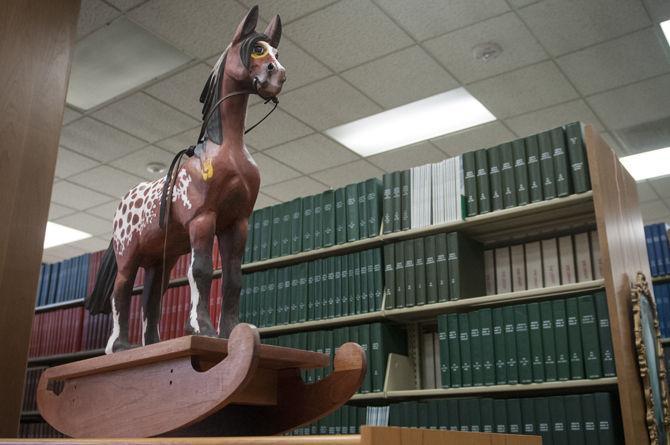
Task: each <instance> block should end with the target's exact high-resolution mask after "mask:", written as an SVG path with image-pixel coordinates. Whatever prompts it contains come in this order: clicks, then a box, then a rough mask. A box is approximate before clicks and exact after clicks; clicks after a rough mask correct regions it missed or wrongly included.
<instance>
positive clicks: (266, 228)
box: [260, 207, 272, 260]
mask: <svg viewBox="0 0 670 445" xmlns="http://www.w3.org/2000/svg"><path fill="white" fill-rule="evenodd" d="M271 229H272V207H265V208H264V209H261V251H260V259H261V260H267V259H268V258H270V251H271V249H272V231H271Z"/></svg>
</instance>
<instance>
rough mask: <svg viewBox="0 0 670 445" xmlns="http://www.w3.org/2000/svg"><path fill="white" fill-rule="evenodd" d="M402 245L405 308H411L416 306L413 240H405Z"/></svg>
mask: <svg viewBox="0 0 670 445" xmlns="http://www.w3.org/2000/svg"><path fill="white" fill-rule="evenodd" d="M402 244H403V251H404V252H405V307H411V306H415V305H416V288H415V276H414V240H411V239H409V240H405V241H403V242H402Z"/></svg>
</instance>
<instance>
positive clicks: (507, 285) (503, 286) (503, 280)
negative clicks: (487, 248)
mask: <svg viewBox="0 0 670 445" xmlns="http://www.w3.org/2000/svg"><path fill="white" fill-rule="evenodd" d="M495 256H496V284H497V291H498V293H499V294H504V293H507V292H512V268H511V265H510V258H509V247H499V248H497V249H496V250H495Z"/></svg>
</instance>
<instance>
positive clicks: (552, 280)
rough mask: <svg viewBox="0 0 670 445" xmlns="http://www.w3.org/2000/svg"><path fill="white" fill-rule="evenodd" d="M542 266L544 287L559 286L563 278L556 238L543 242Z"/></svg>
mask: <svg viewBox="0 0 670 445" xmlns="http://www.w3.org/2000/svg"><path fill="white" fill-rule="evenodd" d="M542 266H543V270H544V286H545V287H553V286H559V285H560V284H561V277H560V271H559V265H558V246H557V245H556V238H551V239H543V240H542Z"/></svg>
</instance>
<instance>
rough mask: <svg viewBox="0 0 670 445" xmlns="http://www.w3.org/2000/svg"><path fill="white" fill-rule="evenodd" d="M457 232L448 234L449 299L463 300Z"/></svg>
mask: <svg viewBox="0 0 670 445" xmlns="http://www.w3.org/2000/svg"><path fill="white" fill-rule="evenodd" d="M459 247H460V246H459V239H458V233H457V232H451V233H448V234H447V267H448V276H449V299H450V300H458V299H460V298H461V281H460V258H459V254H460V249H459Z"/></svg>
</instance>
